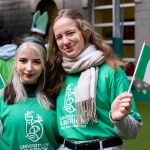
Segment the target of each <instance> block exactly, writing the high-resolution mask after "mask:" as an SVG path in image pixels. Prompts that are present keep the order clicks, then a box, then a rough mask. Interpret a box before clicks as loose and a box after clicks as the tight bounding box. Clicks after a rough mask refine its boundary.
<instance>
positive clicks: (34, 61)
mask: <svg viewBox="0 0 150 150" xmlns="http://www.w3.org/2000/svg"><path fill="white" fill-rule="evenodd" d="M33 63H34V64H41V60H40V59H34V60H33Z"/></svg>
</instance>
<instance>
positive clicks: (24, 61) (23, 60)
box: [19, 58, 28, 63]
mask: <svg viewBox="0 0 150 150" xmlns="http://www.w3.org/2000/svg"><path fill="white" fill-rule="evenodd" d="M27 61H28V60H27V59H26V58H20V59H19V62H22V63H26V62H27Z"/></svg>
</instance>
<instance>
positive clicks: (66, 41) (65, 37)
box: [63, 36, 70, 45]
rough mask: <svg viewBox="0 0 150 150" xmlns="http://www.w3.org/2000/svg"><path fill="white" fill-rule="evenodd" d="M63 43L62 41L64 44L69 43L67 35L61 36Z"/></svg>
mask: <svg viewBox="0 0 150 150" xmlns="http://www.w3.org/2000/svg"><path fill="white" fill-rule="evenodd" d="M63 43H64V44H65V45H67V44H69V43H70V39H69V38H68V37H67V36H64V37H63Z"/></svg>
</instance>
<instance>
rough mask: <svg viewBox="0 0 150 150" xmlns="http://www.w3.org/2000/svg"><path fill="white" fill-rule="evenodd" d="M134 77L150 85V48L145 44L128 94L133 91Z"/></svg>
mask: <svg viewBox="0 0 150 150" xmlns="http://www.w3.org/2000/svg"><path fill="white" fill-rule="evenodd" d="M134 77H136V78H138V79H140V80H142V81H144V82H145V83H147V84H149V85H150V46H148V45H146V44H145V42H144V44H143V46H142V50H141V53H140V56H139V59H138V62H137V65H136V68H135V71H134V74H133V77H132V80H131V84H130V87H129V90H128V92H129V91H130V89H131V86H132V83H133V80H134Z"/></svg>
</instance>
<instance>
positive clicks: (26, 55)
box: [15, 48, 43, 84]
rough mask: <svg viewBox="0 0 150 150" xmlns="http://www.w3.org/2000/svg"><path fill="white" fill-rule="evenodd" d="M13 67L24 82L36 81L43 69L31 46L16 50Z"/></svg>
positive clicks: (32, 82)
mask: <svg viewBox="0 0 150 150" xmlns="http://www.w3.org/2000/svg"><path fill="white" fill-rule="evenodd" d="M15 67H16V71H17V73H18V75H19V77H20V80H21V81H22V82H23V83H26V84H34V83H36V82H37V80H38V78H39V76H40V75H41V73H42V70H43V69H42V63H41V60H40V58H39V56H38V54H37V52H36V51H35V50H33V49H31V48H25V49H21V50H20V51H19V52H18V55H17V57H16V58H15Z"/></svg>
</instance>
